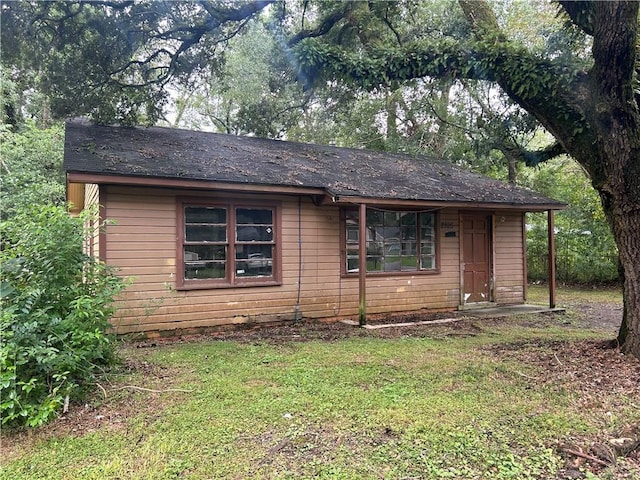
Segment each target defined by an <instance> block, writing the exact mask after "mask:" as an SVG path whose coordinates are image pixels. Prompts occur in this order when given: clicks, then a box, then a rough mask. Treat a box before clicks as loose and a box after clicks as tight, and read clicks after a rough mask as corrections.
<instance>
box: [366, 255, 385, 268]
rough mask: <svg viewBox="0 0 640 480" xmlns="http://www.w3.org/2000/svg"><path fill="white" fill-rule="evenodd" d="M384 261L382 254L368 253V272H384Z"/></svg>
mask: <svg viewBox="0 0 640 480" xmlns="http://www.w3.org/2000/svg"><path fill="white" fill-rule="evenodd" d="M383 269H384V261H383V259H382V257H381V256H378V255H367V272H382V271H383Z"/></svg>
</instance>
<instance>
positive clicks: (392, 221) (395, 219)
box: [384, 212, 400, 225]
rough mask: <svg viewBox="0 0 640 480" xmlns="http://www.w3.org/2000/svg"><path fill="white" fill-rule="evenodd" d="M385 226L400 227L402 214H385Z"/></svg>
mask: <svg viewBox="0 0 640 480" xmlns="http://www.w3.org/2000/svg"><path fill="white" fill-rule="evenodd" d="M384 224H385V225H399V224H400V213H399V212H384Z"/></svg>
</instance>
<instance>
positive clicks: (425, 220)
mask: <svg viewBox="0 0 640 480" xmlns="http://www.w3.org/2000/svg"><path fill="white" fill-rule="evenodd" d="M435 218H436V215H435V214H434V213H421V214H420V225H422V226H423V227H427V226H430V227H433V226H435V224H436V222H435Z"/></svg>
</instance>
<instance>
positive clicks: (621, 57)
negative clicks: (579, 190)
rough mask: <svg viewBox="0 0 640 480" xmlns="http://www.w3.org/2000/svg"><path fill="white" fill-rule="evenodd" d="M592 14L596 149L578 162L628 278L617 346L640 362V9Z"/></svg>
mask: <svg viewBox="0 0 640 480" xmlns="http://www.w3.org/2000/svg"><path fill="white" fill-rule="evenodd" d="M594 13H595V15H594V22H593V37H594V42H593V58H594V67H593V69H592V71H591V72H590V77H591V78H590V90H591V94H592V95H591V100H592V101H591V102H590V108H589V111H588V113H589V120H590V121H591V123H592V125H593V129H594V131H595V132H596V138H595V139H594V140H595V141H594V150H595V151H592V152H591V155H590V157H589V156H585V157H583V158H582V159H578V161H580V163H582V164H583V165H584V166H585V168H587V170H588V171H589V172H590V175H591V179H592V181H593V184H594V187H595V188H596V189H597V190H598V192H599V193H600V197H601V199H602V205H603V207H604V211H605V214H606V215H607V218H608V220H609V224H610V225H611V229H612V231H613V237H614V238H615V241H616V244H617V245H618V252H619V255H620V263H621V266H622V270H623V274H624V282H623V297H624V313H623V319H622V326H621V327H620V332H619V334H618V342H619V343H620V348H621V350H622V352H624V353H630V354H633V355H635V356H636V357H638V358H640V112H639V110H638V104H637V102H636V97H635V95H634V92H633V76H632V72H633V71H634V68H635V61H636V58H635V55H634V52H635V48H636V40H637V34H638V32H637V26H638V5H637V3H635V2H628V3H627V2H598V3H596V4H594ZM594 157H595V158H598V157H599V158H598V160H599V161H598V162H594Z"/></svg>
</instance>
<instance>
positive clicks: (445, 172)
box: [64, 120, 564, 209]
mask: <svg viewBox="0 0 640 480" xmlns="http://www.w3.org/2000/svg"><path fill="white" fill-rule="evenodd" d="M64 168H65V170H66V171H67V172H70V173H84V174H101V175H118V176H134V177H143V178H147V179H154V178H157V179H176V178H178V179H183V180H208V181H218V182H227V183H238V184H253V185H270V186H289V187H312V188H321V189H324V190H325V191H326V192H327V193H328V194H330V195H333V196H337V197H344V196H355V197H366V198H375V199H383V200H384V199H393V200H419V201H429V202H448V201H452V202H463V203H494V204H496V207H497V206H503V207H505V206H508V205H513V206H519V207H522V206H525V205H526V206H528V207H532V208H533V209H536V207H537V209H540V208H541V207H544V206H546V207H551V208H562V207H563V206H564V204H563V203H561V202H558V201H556V200H552V199H549V198H547V197H544V196H542V195H539V194H537V193H535V192H531V191H529V190H526V189H524V188H519V187H514V186H511V185H507V184H505V183H503V182H500V181H497V180H493V179H490V178H487V177H484V176H481V175H477V174H474V173H471V172H468V171H465V170H462V169H459V168H456V167H454V166H452V165H450V164H448V163H445V162H442V161H438V160H435V159H432V158H427V157H412V156H408V155H399V154H391V153H385V152H374V151H369V150H357V149H349V148H338V147H329V146H320V145H311V144H304V143H295V142H284V141H278V140H266V139H262V138H255V137H240V136H234V135H223V134H217V133H207V132H196V131H188V130H180V129H173V128H161V127H150V128H141V127H136V128H131V127H112V126H97V125H92V124H90V123H88V122H86V121H84V120H72V121H69V122H67V124H66V137H65V153H64Z"/></svg>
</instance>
